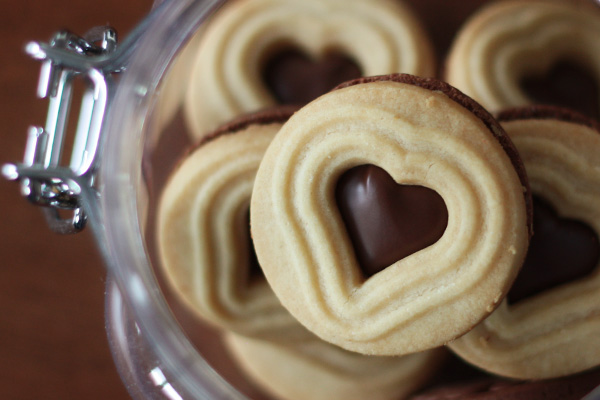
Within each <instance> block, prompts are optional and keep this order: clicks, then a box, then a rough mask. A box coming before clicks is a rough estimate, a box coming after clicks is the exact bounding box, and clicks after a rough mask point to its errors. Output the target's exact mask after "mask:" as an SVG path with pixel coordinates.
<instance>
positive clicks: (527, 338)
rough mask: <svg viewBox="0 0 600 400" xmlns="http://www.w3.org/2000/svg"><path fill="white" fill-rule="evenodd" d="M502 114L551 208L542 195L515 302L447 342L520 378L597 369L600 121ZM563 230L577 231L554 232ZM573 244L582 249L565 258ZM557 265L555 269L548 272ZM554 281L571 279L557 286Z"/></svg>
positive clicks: (533, 111) (549, 113)
mask: <svg viewBox="0 0 600 400" xmlns="http://www.w3.org/2000/svg"><path fill="white" fill-rule="evenodd" d="M499 119H500V121H501V123H502V126H503V127H504V128H505V130H506V132H507V133H508V134H509V135H510V137H511V138H512V139H513V141H514V143H515V145H516V146H517V148H518V150H519V153H520V154H521V157H522V158H523V161H524V163H525V167H526V169H527V174H528V176H529V182H530V184H531V191H532V192H533V194H534V195H536V196H537V197H538V198H541V199H543V201H544V202H547V203H548V205H544V204H543V203H540V202H539V201H538V202H537V208H534V214H536V213H537V214H538V215H537V217H536V218H537V219H538V221H537V223H536V224H534V228H535V227H536V225H537V229H538V231H535V230H534V236H533V238H532V242H531V243H532V249H531V250H530V251H531V254H530V256H529V258H530V259H529V264H526V265H525V266H524V269H523V276H522V277H521V276H519V277H517V280H516V283H515V284H516V285H517V286H515V288H514V289H512V291H514V292H513V293H512V294H511V293H509V295H508V299H512V300H513V302H512V303H510V304H509V302H508V300H507V301H504V302H503V303H502V304H501V305H500V307H499V308H498V309H497V310H496V311H494V313H493V314H492V315H490V316H489V317H488V318H487V319H486V320H484V321H483V322H482V323H481V324H479V325H478V326H476V327H475V328H474V329H473V330H472V331H471V332H469V333H467V334H466V335H464V336H463V337H461V338H460V339H458V340H456V341H454V342H453V343H450V344H449V346H450V348H451V349H452V350H453V351H454V352H456V353H457V354H458V355H459V356H461V357H462V358H464V359H465V360H467V361H469V362H470V363H472V364H474V365H476V366H478V367H480V368H482V369H485V370H487V371H490V372H492V373H495V374H498V375H503V376H507V377H513V378H519V379H546V378H553V377H559V376H565V375H570V374H574V373H577V372H581V371H583V370H586V369H589V368H593V367H595V366H598V365H600V257H599V254H598V236H599V233H600V157H599V155H600V131H599V130H598V128H599V127H598V125H597V123H595V122H593V121H592V120H589V119H586V118H585V117H583V116H581V115H578V114H576V113H573V112H571V111H568V110H561V109H558V108H554V107H541V106H535V107H533V106H532V107H526V108H520V109H513V110H508V111H506V112H503V113H501V114H500V116H499ZM548 207H551V208H552V209H553V210H555V212H556V213H557V214H558V215H559V216H560V219H558V218H557V217H556V216H553V215H552V214H553V213H554V211H552V210H549V209H548ZM548 216H549V217H550V221H551V222H548V220H546V218H545V217H548ZM540 219H544V220H546V222H543V221H541V222H540ZM561 219H562V221H560V220H561ZM573 221H577V222H573ZM544 225H546V226H544ZM565 226H566V227H567V228H569V230H570V231H571V233H567V234H565V233H564V232H563V233H561V232H559V233H558V235H556V232H555V233H551V231H554V230H555V228H564V227H565ZM573 226H574V227H575V229H576V230H577V232H578V233H577V236H576V237H573V236H572V233H573V232H572V229H571V228H572V227H573ZM536 235H537V236H538V237H537V238H536ZM549 237H554V239H553V241H550V242H549V243H546V245H547V246H550V247H552V248H547V247H546V248H545V249H543V248H542V249H540V248H539V246H540V244H541V245H542V246H543V245H544V243H543V242H545V241H546V240H547V239H548V238H549ZM569 249H571V250H573V251H574V252H575V253H578V254H572V253H564V254H562V253H563V251H566V250H569ZM584 252H585V253H589V254H582V253H584ZM539 253H541V254H539ZM555 268H558V269H560V271H559V273H558V274H557V275H556V274H555V273H553V272H552V271H551V270H550V269H555ZM528 275H529V276H528ZM531 275H533V276H531ZM556 278H564V279H568V280H567V281H564V282H562V283H560V284H558V283H559V282H557V281H556ZM573 278H576V279H574V280H573ZM531 280H533V282H530V281H531ZM539 283H543V284H544V286H543V287H542V286H538V284H539ZM548 284H550V285H549V286H548ZM525 295H527V296H525Z"/></svg>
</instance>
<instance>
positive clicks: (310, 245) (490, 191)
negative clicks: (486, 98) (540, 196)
mask: <svg viewBox="0 0 600 400" xmlns="http://www.w3.org/2000/svg"><path fill="white" fill-rule="evenodd" d="M362 165H377V166H379V167H380V168H382V169H383V170H385V171H386V173H388V174H389V175H390V176H391V178H392V179H393V181H395V182H397V183H398V184H401V185H412V186H422V187H424V188H427V189H428V190H432V191H434V192H436V193H438V194H439V196H440V197H441V198H442V199H443V203H444V204H445V206H446V209H447V215H448V219H447V227H446V229H445V230H444V232H443V235H442V236H441V237H440V238H439V240H437V241H435V243H433V244H432V245H430V246H427V247H425V248H423V249H421V250H419V251H416V252H415V253H413V254H410V255H408V256H406V257H404V258H402V259H401V260H399V261H396V262H394V263H392V264H391V265H389V266H388V267H387V268H385V269H384V270H382V271H380V272H378V273H376V274H374V275H372V276H371V277H369V278H368V279H366V280H365V279H364V274H363V273H362V271H361V270H360V266H359V263H358V260H357V259H356V256H355V251H354V248H353V245H352V242H351V240H350V237H349V235H348V231H347V229H346V227H345V224H344V221H343V220H342V216H341V214H340V212H339V208H338V207H337V204H336V199H335V191H336V186H337V183H338V181H339V179H340V178H341V177H342V175H343V174H344V173H345V172H346V171H349V170H351V169H353V168H354V167H359V166H362ZM527 187H528V184H527V180H526V177H525V175H524V170H523V169H522V165H521V163H520V159H519V156H518V154H517V152H516V150H515V149H514V147H513V146H512V143H511V142H510V140H508V137H507V136H506V134H505V133H504V132H503V130H502V128H501V127H500V126H499V125H498V124H497V123H496V122H495V120H494V119H493V117H492V116H491V115H490V114H489V113H487V112H486V111H485V110H484V109H483V108H481V106H479V105H478V104H477V103H475V102H474V101H473V100H471V99H469V98H468V97H466V96H464V95H463V94H462V93H460V92H459V91H458V90H456V89H454V88H452V87H450V86H449V85H447V84H445V83H444V82H441V81H438V80H434V79H424V78H418V77H415V76H411V75H402V74H398V75H390V76H379V77H372V78H361V79H359V80H357V81H353V82H350V83H347V84H345V85H342V86H341V87H340V88H338V89H336V90H334V91H332V92H329V93H327V94H325V95H323V96H321V97H319V98H318V99H316V100H314V101H312V102H311V103H309V104H308V105H306V106H304V107H302V108H301V109H300V110H299V111H298V112H297V113H296V114H294V115H293V116H292V117H291V118H290V119H289V120H288V121H287V122H286V123H285V124H284V126H283V127H282V129H281V130H280V132H279V133H278V135H277V136H276V137H275V139H274V141H273V142H272V143H271V145H270V146H269V148H268V149H267V152H266V153H265V158H264V159H263V161H262V162H261V165H260V167H259V169H258V172H257V175H256V181H255V186H254V190H253V192H252V200H251V206H250V221H251V224H250V225H251V229H252V238H253V240H254V245H255V249H256V254H257V256H258V260H259V262H260V265H261V267H262V268H263V271H264V273H265V276H266V278H267V280H268V281H269V284H270V285H271V287H272V288H273V291H274V292H275V294H276V295H277V297H278V298H279V299H280V300H281V302H282V304H283V305H284V306H285V307H286V308H287V309H288V310H289V311H290V312H291V313H292V314H293V315H294V317H296V318H297V319H298V320H299V321H300V322H301V323H302V324H303V325H305V326H306V327H307V328H308V329H309V330H311V331H313V332H314V333H316V334H317V335H318V336H320V337H321V338H323V339H324V340H326V341H330V342H332V343H333V344H336V345H338V346H341V347H343V348H346V349H347V350H350V351H356V352H361V353H366V354H377V355H400V354H407V353H411V352H416V351H422V350H426V349H430V348H434V347H437V346H440V345H442V344H444V343H446V342H448V341H449V340H452V339H453V338H456V337H457V336H460V335H462V334H464V333H465V332H466V331H468V330H469V329H471V328H472V327H473V326H474V325H475V324H477V323H478V322H479V321H480V320H481V319H483V318H485V316H487V315H488V314H489V313H491V312H492V311H493V310H494V308H495V307H496V306H497V305H498V304H499V303H500V301H501V300H502V299H503V297H504V295H505V294H506V293H507V292H508V289H509V287H510V284H511V283H512V281H513V279H514V278H515V276H516V274H517V272H518V269H519V267H520V266H521V263H522V261H523V259H524V257H525V252H526V248H527V243H528V239H529V228H530V219H529V212H528V205H529V203H530V201H529V200H530V199H529V194H528V191H527ZM374 239H377V238H374ZM459 310H460V311H459Z"/></svg>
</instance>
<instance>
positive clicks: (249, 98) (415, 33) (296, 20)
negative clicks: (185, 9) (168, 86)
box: [185, 0, 435, 138]
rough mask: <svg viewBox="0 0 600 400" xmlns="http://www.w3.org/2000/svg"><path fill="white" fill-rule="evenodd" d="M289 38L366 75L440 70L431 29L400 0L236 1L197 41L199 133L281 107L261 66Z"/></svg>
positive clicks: (193, 118)
mask: <svg viewBox="0 0 600 400" xmlns="http://www.w3.org/2000/svg"><path fill="white" fill-rule="evenodd" d="M288 44H289V45H291V46H292V47H296V48H299V49H302V50H303V51H304V52H305V53H306V54H307V55H308V56H312V57H315V58H318V57H320V56H321V55H323V54H324V53H325V52H327V51H329V50H331V49H335V50H339V51H341V52H342V53H344V54H347V55H348V56H349V57H351V58H352V59H353V60H354V61H355V62H356V64H357V65H358V66H359V67H360V68H361V70H362V72H363V75H379V74H389V73H393V72H405V73H411V74H415V75H422V76H432V75H433V74H434V73H435V65H434V60H433V58H434V56H433V48H432V45H431V44H430V42H429V39H428V37H427V35H426V33H425V31H424V29H423V28H422V27H421V24H420V22H419V21H418V20H417V18H416V17H415V16H414V15H413V13H412V11H410V10H409V9H408V8H407V6H405V5H403V4H402V3H401V2H399V1H397V0H236V1H234V2H229V3H228V4H226V5H225V6H224V7H223V8H222V9H221V10H219V12H218V13H217V14H215V15H214V17H213V18H212V19H211V21H210V23H209V25H208V26H207V29H206V32H205V35H204V36H203V40H202V42H201V43H200V46H199V47H198V54H197V57H196V60H195V64H194V67H193V71H192V78H191V80H190V82H189V90H188V92H187V98H186V101H185V115H186V119H187V121H188V123H189V126H190V131H191V132H190V133H191V134H192V135H193V137H195V138H199V137H202V136H204V135H205V134H206V132H209V131H211V130H212V129H214V128H215V127H216V126H218V125H220V124H222V123H223V122H225V121H228V120H229V119H231V118H233V117H236V116H238V115H240V114H244V113H247V112H252V111H256V110H260V109H262V108H264V107H267V106H272V105H275V104H276V101H275V99H274V98H273V96H272V95H271V93H270V92H269V90H268V88H267V87H266V85H265V84H264V83H263V81H262V77H261V68H262V64H263V63H264V61H265V59H266V57H268V56H269V55H270V54H271V53H272V52H273V51H274V50H276V49H278V48H281V47H282V46H283V47H286V46H287V45H288Z"/></svg>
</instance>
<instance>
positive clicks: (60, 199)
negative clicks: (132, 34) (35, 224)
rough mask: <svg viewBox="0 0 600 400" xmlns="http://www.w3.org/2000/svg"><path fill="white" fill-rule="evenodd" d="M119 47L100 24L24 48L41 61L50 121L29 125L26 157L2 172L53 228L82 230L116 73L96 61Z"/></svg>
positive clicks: (40, 87)
mask: <svg viewBox="0 0 600 400" xmlns="http://www.w3.org/2000/svg"><path fill="white" fill-rule="evenodd" d="M116 47H117V35H116V32H115V31H114V30H113V29H112V28H109V27H100V28H94V29H92V30H91V31H90V32H88V33H87V34H86V35H85V36H84V37H79V36H77V35H74V34H73V33H71V32H67V31H64V32H59V33H57V34H56V35H55V36H54V38H53V39H52V40H51V41H50V43H47V44H46V43H44V44H41V43H37V42H31V43H28V44H27V46H26V48H25V51H26V52H27V53H28V54H29V55H30V56H31V57H33V58H34V59H37V60H40V61H42V67H41V72H40V78H39V84H38V89H37V95H38V97H40V98H47V99H48V100H49V104H48V114H47V119H46V125H45V127H43V128H42V127H39V126H33V127H30V128H29V133H28V138H27V143H26V147H25V157H24V159H23V162H22V163H20V164H6V165H4V166H3V167H2V174H3V175H4V177H5V178H7V179H10V180H18V181H20V184H21V192H22V194H23V195H24V196H25V197H26V198H27V199H29V200H30V201H31V202H32V203H34V204H37V205H40V206H43V207H44V208H43V209H44V212H45V215H46V217H47V221H48V223H49V225H50V227H51V228H52V229H53V230H54V231H57V232H60V233H74V232H78V231H80V230H81V229H83V227H84V226H85V223H86V220H87V218H86V215H85V212H84V211H83V209H82V207H81V204H80V195H81V190H82V188H83V187H84V186H88V187H91V186H93V184H94V175H95V172H96V159H97V153H98V145H99V140H100V132H101V129H102V122H103V119H104V115H105V112H106V106H107V101H108V93H109V88H108V85H109V78H110V77H109V75H108V74H110V73H112V72H115V71H106V70H104V69H102V68H98V65H100V66H102V65H104V64H103V63H102V62H97V61H98V60H100V61H102V60H105V59H106V56H109V55H110V53H112V52H114V51H115V49H116ZM94 59H97V60H96V62H94ZM109 69H114V68H109ZM75 79H82V80H83V82H84V87H85V89H84V93H83V97H82V100H81V106H80V110H79V119H78V121H77V126H76V130H75V136H74V142H73V146H72V152H71V158H70V162H69V163H68V164H65V163H64V162H63V154H62V153H63V149H64V147H65V139H66V129H67V125H68V119H69V110H70V108H71V103H72V97H73V83H74V81H75ZM59 210H69V212H70V213H71V214H72V216H71V217H70V218H63V217H62V216H61V215H60V213H59Z"/></svg>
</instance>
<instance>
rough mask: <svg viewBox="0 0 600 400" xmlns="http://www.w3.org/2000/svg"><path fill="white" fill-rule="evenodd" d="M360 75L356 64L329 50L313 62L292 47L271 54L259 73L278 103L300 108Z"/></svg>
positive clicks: (360, 72)
mask: <svg viewBox="0 0 600 400" xmlns="http://www.w3.org/2000/svg"><path fill="white" fill-rule="evenodd" d="M360 76H362V71H361V69H360V68H359V67H358V65H356V63H355V62H354V61H353V60H352V59H351V58H349V57H347V56H345V55H343V54H340V53H338V52H334V51H330V52H327V53H326V54H324V55H323V57H321V58H320V59H319V60H313V59H311V58H310V57H308V56H307V55H306V54H304V53H303V52H301V51H300V50H297V49H294V48H284V49H282V50H281V51H277V52H274V53H273V55H272V56H271V57H270V58H269V59H267V60H266V62H265V63H264V67H263V70H262V78H263V81H264V82H265V83H266V85H267V87H268V88H269V90H270V91H271V93H272V94H273V95H274V96H275V99H276V100H277V102H278V103H280V104H298V105H304V104H306V103H308V102H310V101H312V100H313V99H315V98H317V97H319V96H320V95H322V94H324V93H327V92H329V91H330V90H331V89H333V88H334V87H335V86H336V85H338V84H340V83H342V82H345V81H347V80H350V79H354V78H358V77H360Z"/></svg>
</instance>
